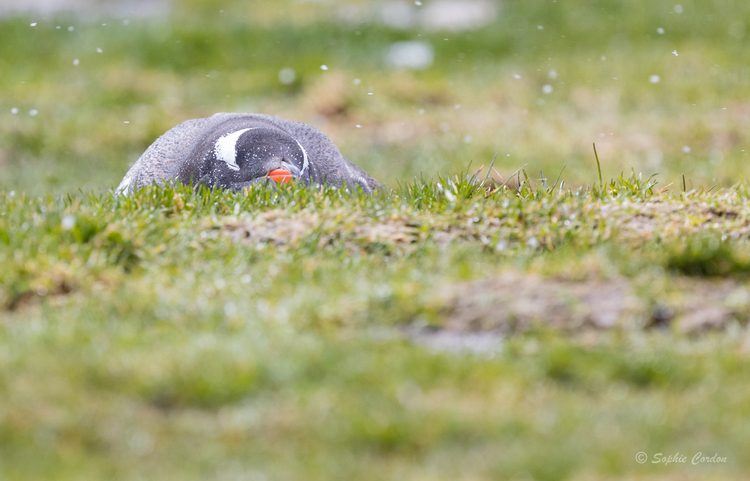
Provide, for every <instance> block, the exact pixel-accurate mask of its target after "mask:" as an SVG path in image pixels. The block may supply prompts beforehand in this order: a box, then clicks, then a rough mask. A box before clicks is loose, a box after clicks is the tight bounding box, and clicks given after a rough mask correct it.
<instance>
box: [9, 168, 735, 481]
mask: <svg viewBox="0 0 750 481" xmlns="http://www.w3.org/2000/svg"><path fill="white" fill-rule="evenodd" d="M482 178H483V176H482V175H481V174H480V175H477V176H468V175H464V176H462V177H459V178H457V179H453V180H451V179H448V178H441V179H439V182H434V183H425V182H412V183H406V184H404V185H403V186H402V187H400V188H399V189H398V190H397V191H394V192H382V193H380V194H378V195H375V196H373V197H367V196H364V195H362V194H358V193H347V192H341V191H339V190H337V189H325V188H305V187H300V186H291V187H289V188H282V189H280V190H279V191H271V190H266V189H264V188H259V189H258V188H256V189H253V190H250V191H248V192H245V193H241V194H234V193H230V192H211V191H208V190H201V191H198V192H193V191H191V190H189V189H187V188H184V187H167V188H161V189H159V188H156V189H143V190H141V191H140V192H138V194H137V195H134V196H133V197H129V198H126V197H115V196H113V195H112V194H103V195H94V194H86V195H84V194H77V195H72V194H71V195H65V196H61V197H51V196H48V197H32V196H24V195H19V194H16V195H14V196H10V195H7V194H6V195H5V196H4V197H2V198H0V241H2V243H1V244H0V262H2V265H3V266H5V268H4V269H3V271H2V274H0V275H2V282H1V283H0V285H2V288H1V290H0V301H2V306H3V309H4V310H3V314H2V325H3V329H2V331H0V347H1V348H2V349H0V372H2V377H0V392H1V393H2V397H1V399H2V401H0V408H1V411H0V412H2V415H3V418H2V419H3V422H2V423H0V426H1V428H0V439H2V442H0V445H2V446H3V448H2V451H1V452H0V456H1V457H0V460H1V461H2V463H1V464H0V466H2V471H1V473H2V475H3V476H4V477H5V478H7V479H48V478H51V477H54V478H55V479H68V478H71V479H79V478H80V477H82V476H84V477H92V478H103V477H106V478H110V479H129V478H132V477H138V476H140V477H145V478H148V479H157V478H158V479H205V478H211V479H213V478H225V477H234V476H241V475H244V476H247V477H249V478H253V477H258V476H266V477H268V478H271V479H277V478H279V479H281V478H305V479H331V478H336V479H339V478H340V479H351V478H363V479H383V478H409V479H412V478H413V479H421V478H425V477H427V478H431V479H455V478H467V479H469V478H471V479H494V478H510V477H513V476H519V475H525V476H526V475H528V476H532V477H534V478H535V479H550V480H554V479H569V478H571V477H581V476H584V477H585V476H589V475H591V476H596V477H599V476H604V477H614V478H618V477H624V476H628V477H632V476H635V477H652V476H656V477H658V476H662V475H666V474H670V475H677V474H679V473H682V474H683V475H691V476H698V477H703V478H706V479H710V478H712V477H732V476H739V475H742V474H746V473H747V472H748V468H749V466H748V464H747V461H746V457H745V456H744V453H745V452H746V451H747V449H748V448H750V446H748V444H747V439H750V438H748V436H747V434H748V429H750V424H748V423H747V421H746V419H747V415H746V414H747V413H745V411H746V410H747V409H746V405H747V403H746V399H747V396H748V395H749V394H750V393H749V392H747V389H745V388H744V387H743V386H744V385H745V384H746V383H745V382H744V380H745V378H746V377H747V375H748V369H750V364H748V362H747V355H746V353H745V349H746V348H745V343H744V341H743V338H742V336H739V333H740V332H743V330H744V326H745V324H746V323H747V320H748V316H749V315H750V313H749V312H748V310H749V309H750V305H748V303H749V302H750V300H749V299H750V298H749V297H748V294H747V291H746V289H745V288H744V287H743V286H742V284H741V280H742V279H743V278H744V272H747V271H746V267H745V264H737V265H739V266H741V268H738V269H732V270H722V271H719V272H708V273H709V274H713V275H719V276H721V277H722V279H723V281H720V283H724V284H726V283H731V284H733V287H732V289H730V290H729V291H727V292H724V291H722V290H721V288H720V287H717V285H716V283H715V282H714V281H707V280H701V278H698V279H697V280H696V281H694V282H693V284H691V285H690V286H688V287H687V288H686V287H685V282H687V280H689V278H688V277H684V276H683V275H682V274H681V271H683V272H686V273H687V274H695V272H693V271H691V270H690V268H689V267H688V268H685V265H688V266H693V265H695V262H696V261H692V263H690V262H687V261H684V260H683V261H681V262H682V264H680V263H677V264H675V262H676V261H675V259H684V258H685V255H688V254H671V253H672V252H673V251H672V250H670V248H669V246H670V245H673V244H674V243H675V242H676V241H678V240H679V239H682V238H684V236H697V237H696V239H698V240H696V242H701V240H700V239H702V238H703V237H700V236H701V235H703V234H702V232H703V231H704V229H703V227H702V226H703V225H704V221H705V218H706V217H710V216H715V214H713V213H712V212H714V211H718V210H720V209H723V211H724V212H729V211H731V212H734V213H735V214H736V216H734V215H733V216H727V215H724V216H723V217H722V218H720V219H719V218H715V217H712V220H714V221H716V223H717V224H718V226H717V227H714V228H712V232H714V233H715V235H716V236H717V237H718V238H720V236H721V235H722V234H726V235H731V233H732V231H736V230H737V225H736V223H737V222H739V223H740V224H742V225H743V226H747V224H748V221H747V218H748V212H750V203H748V201H747V198H746V196H745V195H744V188H741V187H738V188H734V189H731V190H723V191H721V192H719V193H715V194H707V193H697V192H692V193H684V194H683V193H670V192H667V191H655V189H654V188H653V187H651V184H649V183H646V182H641V181H639V180H638V178H637V177H634V178H630V179H628V178H624V179H620V180H618V181H612V182H607V183H606V184H605V189H604V190H602V189H600V188H596V189H595V190H591V191H589V190H578V191H573V192H572V191H569V190H563V191H562V192H560V189H555V190H554V191H551V189H550V188H549V186H548V189H547V190H545V189H544V188H543V187H542V186H541V185H539V184H537V183H525V184H524V185H523V186H522V188H521V189H520V190H518V191H514V192H511V191H507V190H505V189H501V190H497V189H496V188H495V187H494V186H492V185H487V184H485V183H484V182H483V181H482V180H481V179H482ZM493 192H494V193H493ZM649 205H650V206H654V205H660V206H681V209H682V211H684V212H689V213H691V215H692V216H693V217H694V221H693V222H692V223H691V225H690V226H685V225H684V224H683V222H680V226H679V228H677V229H671V228H670V224H669V222H670V218H669V217H668V216H665V218H664V219H657V222H662V221H665V222H666V223H667V224H666V225H665V226H664V228H663V229H662V231H663V233H662V235H661V236H660V237H658V238H654V237H652V236H647V235H644V234H643V232H641V231H640V230H638V229H635V228H633V229H625V228H623V229H620V230H617V229H614V228H613V227H614V226H617V225H627V224H628V222H632V221H633V219H637V218H639V216H642V215H643V214H639V213H635V212H633V211H632V209H638V208H640V207H642V206H649ZM706 206H711V207H710V208H707V207H706ZM711 209H714V210H713V211H712V210H711ZM605 213H606V215H605ZM730 217H731V218H730ZM680 219H684V217H683V216H682V214H680ZM738 219H741V220H738ZM565 220H567V222H565ZM532 239H533V240H532ZM723 242H729V243H731V247H727V248H731V249H735V248H736V249H744V247H743V245H744V244H743V243H742V242H737V241H736V240H731V239H730V240H728V241H723ZM690 245H692V244H690ZM720 245H721V246H723V245H724V244H720ZM721 249H724V247H721ZM702 251H705V249H703V250H702ZM674 252H676V251H674ZM691 252H692V251H691ZM722 252H723V251H722ZM680 255H682V256H683V257H679V256H680ZM738 255H739V254H738ZM675 256H677V257H675ZM509 272H510V273H514V272H515V273H516V274H515V275H517V276H519V278H518V279H519V282H521V283H522V282H527V281H528V279H536V280H539V279H545V278H546V279H557V281H555V282H557V284H554V285H553V284H549V282H548V281H543V280H542V281H539V284H538V287H537V290H538V291H541V292H540V294H541V295H542V296H543V297H547V296H548V297H549V298H553V297H555V296H560V295H563V296H567V297H566V299H567V301H566V302H568V303H570V302H575V299H574V297H575V289H576V286H581V285H588V286H592V285H593V286H597V285H602V286H606V285H610V284H609V283H610V282H611V281H612V280H613V279H614V280H616V279H626V280H627V282H628V283H629V284H630V286H629V287H628V289H627V290H628V292H629V294H628V295H631V296H635V299H636V300H637V302H636V304H637V307H636V308H634V309H633V310H628V311H627V312H626V314H624V315H623V316H622V317H621V318H619V319H617V323H616V324H615V325H614V326H613V327H610V328H602V327H598V328H597V327H596V326H595V325H590V324H586V323H584V324H580V322H578V321H580V315H579V314H577V313H579V312H582V311H580V310H575V309H574V310H570V311H566V310H565V308H564V307H559V309H562V311H561V312H562V313H563V314H562V316H563V319H562V324H555V325H551V324H547V317H546V316H548V315H551V314H550V313H543V314H542V315H541V316H537V317H533V316H532V317H531V318H529V319H527V320H528V321H530V322H531V323H530V324H528V323H524V322H522V321H523V320H524V319H525V318H524V316H525V315H526V314H524V312H523V310H522V309H521V308H520V307H519V306H518V305H515V304H512V303H509V304H508V305H507V306H505V305H503V306H502V307H503V308H505V309H507V310H508V311H512V310H513V309H516V312H515V315H516V318H515V320H516V322H510V323H509V324H506V323H505V322H506V321H507V319H506V318H504V317H503V316H502V315H500V313H498V312H494V311H481V309H480V310H479V311H477V312H478V313H479V314H477V313H474V314H473V316H474V318H478V319H479V320H480V321H481V322H480V325H482V326H484V327H477V326H478V325H477V324H476V323H474V324H473V326H474V327H471V326H468V325H467V326H464V327H461V326H457V325H456V324H455V320H456V319H460V318H462V317H466V315H472V313H471V312H470V311H471V310H472V309H475V308H476V306H474V307H472V304H471V303H469V304H468V305H467V304H462V303H461V301H462V300H465V298H466V296H469V297H470V295H471V293H474V292H475V291H477V290H478V291H479V292H480V300H486V301H487V302H492V300H493V299H496V297H493V296H497V295H504V293H502V292H493V291H491V290H489V291H488V290H487V288H486V287H483V284H482V282H483V281H482V279H492V278H496V277H497V276H500V277H502V276H503V275H507V274H508V273H509ZM698 274H706V272H704V271H700V272H698ZM738 276H739V277H738ZM477 282H478V283H477ZM534 282H536V281H534ZM587 283H588V284H587ZM724 284H722V285H724ZM482 289H484V291H482ZM561 289H562V290H563V291H562V294H560V292H561ZM565 289H569V290H568V291H565ZM686 289H687V290H690V291H692V292H693V293H696V292H697V294H694V295H703V296H704V299H706V301H705V302H704V304H705V305H704V306H703V307H707V308H710V307H713V308H721V309H724V308H725V307H726V306H731V309H730V310H729V311H727V315H726V319H724V322H725V324H722V325H720V326H713V327H714V329H718V330H714V331H713V333H711V332H708V333H703V334H699V336H698V337H695V335H696V333H702V332H704V330H703V329H699V330H695V329H693V330H688V329H687V328H686V327H685V326H683V323H682V319H683V318H687V317H688V316H689V314H690V312H691V311H690V309H692V307H691V299H689V298H684V297H683V298H680V297H679V293H681V292H685V291H686ZM717 289H718V291H717ZM455 292H459V293H462V294H461V295H460V296H459V298H458V299H454V298H452V297H451V294H447V295H446V293H455ZM523 292H524V291H523V290H522V289H521V290H517V291H516V295H517V296H519V297H523V296H524V295H528V292H526V294H523ZM593 292H594V294H593V295H594V296H596V295H597V294H596V291H593ZM717 292H718V294H717ZM722 293H723V294H722ZM505 295H507V293H506V294H505ZM717 296H718V297H717ZM686 297H687V296H686ZM528 302H533V301H531V300H530V299H529V300H528ZM578 302H582V303H583V304H585V303H586V302H588V301H585V300H584V301H581V300H580V299H578ZM583 304H582V305H583ZM658 306H667V307H668V308H669V309H670V310H671V311H672V314H671V317H668V318H664V317H663V316H662V317H659V316H657V315H656V312H657V310H658V309H657V307H658ZM584 307H585V306H584ZM519 309H520V310H519ZM662 310H663V309H662ZM467 312H468V314H467ZM623 312H625V311H623ZM659 312H661V311H659ZM511 314H513V313H511ZM477 316H479V317H477ZM511 317H512V316H511ZM527 317H528V316H527ZM552 317H554V316H552ZM657 318H658V319H657ZM503 319H505V320H503ZM558 321H559V319H558ZM665 326H666V328H665ZM441 329H444V331H443V332H448V333H451V335H453V336H455V341H456V344H455V345H457V346H458V345H462V344H461V339H462V336H466V335H469V334H471V333H472V332H482V331H487V332H488V334H487V335H490V336H495V338H494V339H496V340H495V341H493V342H494V344H492V346H493V347H491V348H490V349H489V350H488V349H486V348H485V349H483V350H480V351H478V352H477V353H476V354H473V353H472V351H458V352H454V351H450V350H449V351H442V350H438V351H434V348H430V347H426V346H429V345H431V344H430V342H429V340H430V336H432V335H433V333H434V332H440V330H441ZM477 329H479V331H477ZM493 333H494V334H493ZM730 333H734V334H730ZM498 336H499V337H498ZM640 451H643V452H647V453H649V455H653V454H656V453H657V452H664V453H673V452H677V451H679V452H681V453H689V454H690V456H692V455H693V454H695V453H696V452H698V451H701V452H710V453H712V455H713V454H714V453H718V454H720V455H721V456H726V457H727V458H728V461H727V463H726V464H722V465H720V466H700V467H695V466H692V465H687V466H684V465H669V466H662V465H653V464H647V465H643V466H641V465H639V464H637V463H636V462H635V460H634V459H635V454H636V453H638V452H640ZM540 460H544V462H543V463H540V462H539V461H540ZM524 473H525V474H524Z"/></svg>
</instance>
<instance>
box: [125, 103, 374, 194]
mask: <svg viewBox="0 0 750 481" xmlns="http://www.w3.org/2000/svg"><path fill="white" fill-rule="evenodd" d="M269 174H270V175H269ZM291 178H296V179H299V180H300V181H301V182H304V183H305V184H309V183H310V182H314V183H317V184H325V183H328V184H329V185H335V186H341V185H343V184H344V183H346V184H347V185H348V186H350V187H356V186H359V187H361V188H362V190H363V191H364V192H368V193H371V192H373V190H375V189H376V188H377V187H379V186H380V184H379V183H378V182H377V181H376V180H375V179H373V178H372V177H370V176H369V175H368V174H367V173H366V172H365V171H363V170H362V169H360V168H359V167H357V166H356V165H354V164H352V163H351V162H349V161H348V160H346V159H345V158H344V157H343V156H342V155H341V152H339V150H338V149H337V148H336V146H335V145H334V144H333V142H331V140H330V139H329V138H328V137H326V136H325V135H324V134H323V133H322V132H320V131H319V130H317V129H316V128H314V127H312V126H310V125H307V124H303V123H299V122H293V121H291V120H286V119H281V118H278V117H273V116H270V115H261V114H228V113H219V114H215V115H213V116H211V117H206V118H203V119H193V120H188V121H185V122H183V123H181V124H179V125H177V126H176V127H173V128H172V129H170V130H169V131H167V132H166V133H165V134H164V135H162V136H161V137H159V138H158V139H156V141H154V143H153V144H151V146H150V147H149V148H148V149H146V151H145V152H144V153H143V155H142V156H141V158H140V159H138V161H137V162H136V163H135V164H133V166H132V167H131V168H130V170H128V172H127V174H125V177H124V178H123V179H122V182H121V183H120V185H119V186H118V187H117V193H126V194H128V193H131V192H134V191H135V190H137V189H138V187H143V186H148V185H151V184H152V183H154V182H156V184H157V185H163V184H164V183H165V182H169V181H174V180H178V181H180V182H181V183H183V184H192V185H206V186H208V187H214V186H218V187H221V188H224V189H232V190H240V189H242V188H244V187H249V186H250V185H252V184H255V183H259V182H265V181H267V180H268V179H272V180H275V181H277V182H282V181H288V180H290V179H291Z"/></svg>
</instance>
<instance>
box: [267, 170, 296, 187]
mask: <svg viewBox="0 0 750 481" xmlns="http://www.w3.org/2000/svg"><path fill="white" fill-rule="evenodd" d="M266 177H268V178H269V179H271V180H273V181H274V182H276V183H277V184H288V183H290V182H291V181H292V179H293V178H294V176H293V175H292V173H291V172H289V171H288V170H284V169H274V170H272V171H271V172H269V173H268V174H266Z"/></svg>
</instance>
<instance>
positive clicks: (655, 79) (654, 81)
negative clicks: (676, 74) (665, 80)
mask: <svg viewBox="0 0 750 481" xmlns="http://www.w3.org/2000/svg"><path fill="white" fill-rule="evenodd" d="M648 81H649V82H651V83H652V84H658V83H659V82H660V81H661V78H660V77H659V76H658V75H652V76H651V77H649V79H648Z"/></svg>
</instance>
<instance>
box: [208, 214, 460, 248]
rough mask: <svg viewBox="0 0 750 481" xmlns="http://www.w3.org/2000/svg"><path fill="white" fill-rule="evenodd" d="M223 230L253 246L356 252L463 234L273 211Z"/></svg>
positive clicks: (398, 221) (403, 221) (354, 217)
mask: <svg viewBox="0 0 750 481" xmlns="http://www.w3.org/2000/svg"><path fill="white" fill-rule="evenodd" d="M221 228H222V229H223V230H224V231H225V232H226V233H227V234H228V235H229V236H230V237H231V238H233V239H234V240H236V241H239V242H244V243H246V244H250V245H273V246H275V247H277V248H283V247H285V246H298V245H299V244H300V243H302V242H313V243H315V244H316V245H317V247H318V248H323V247H325V246H328V245H341V244H343V245H344V246H345V247H347V248H349V249H352V250H359V249H362V248H367V247H368V246H372V245H389V246H398V247H401V248H409V247H411V246H414V245H416V244H417V243H419V242H424V241H425V240H426V239H427V238H428V237H431V238H432V239H433V240H434V241H435V242H437V243H438V245H444V244H447V243H449V242H451V241H452V240H454V239H456V238H457V237H459V236H460V235H461V234H462V233H463V232H462V231H460V230H458V229H453V228H452V226H443V227H441V226H433V227H431V228H429V229H426V228H422V226H420V225H417V224H416V223H414V221H411V220H409V219H407V218H388V219H382V220H377V219H373V218H369V217H365V216H362V215H358V214H356V213H347V212H345V211H332V212H326V214H325V215H321V214H319V213H312V214H311V213H307V212H304V213H297V214H287V213H285V212H282V211H270V212H265V213H262V214H259V215H258V216H256V217H254V218H252V219H248V220H240V221H235V222H229V223H227V224H224V225H223V226H221Z"/></svg>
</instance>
